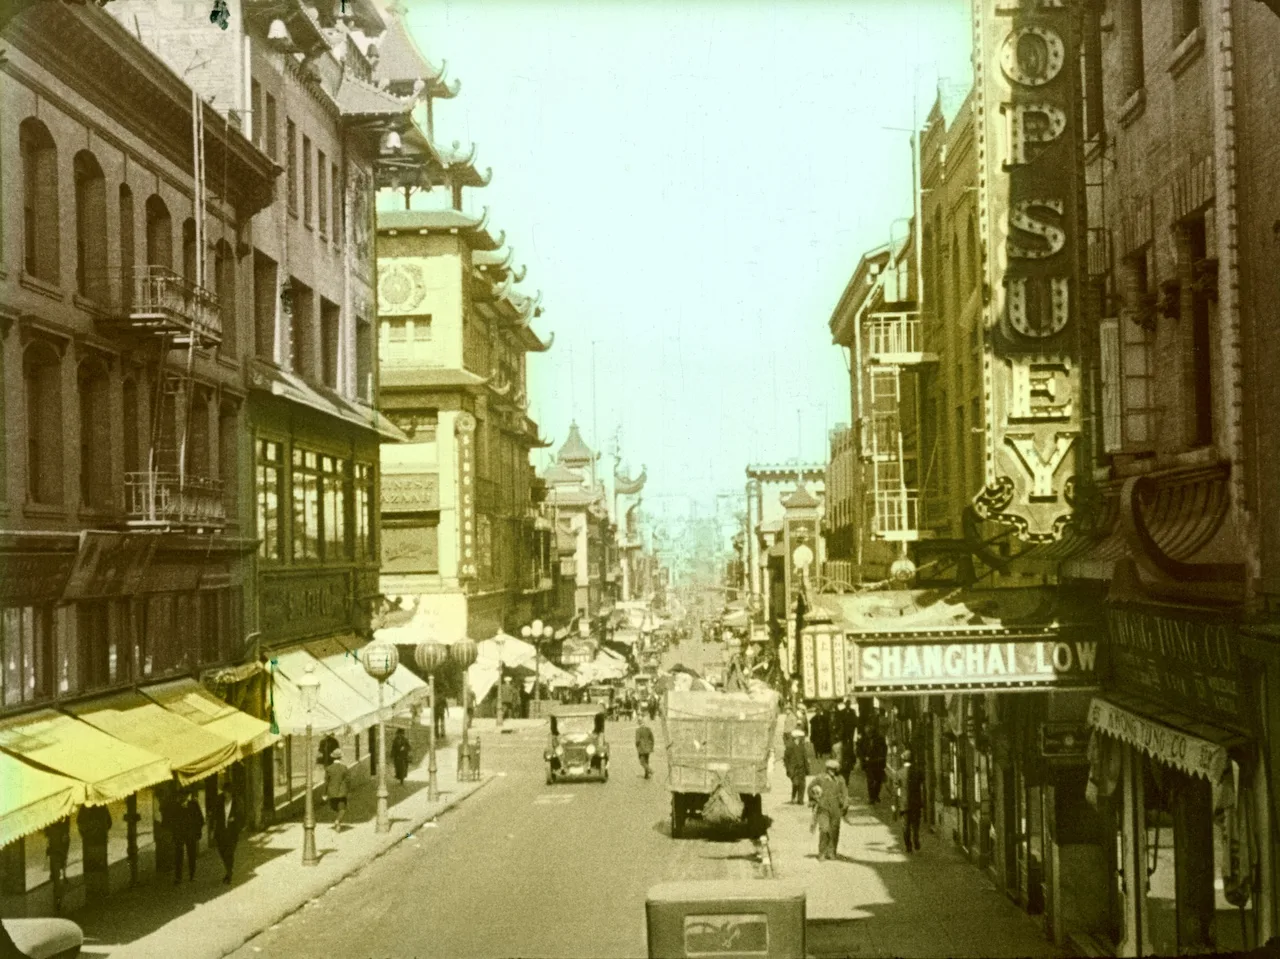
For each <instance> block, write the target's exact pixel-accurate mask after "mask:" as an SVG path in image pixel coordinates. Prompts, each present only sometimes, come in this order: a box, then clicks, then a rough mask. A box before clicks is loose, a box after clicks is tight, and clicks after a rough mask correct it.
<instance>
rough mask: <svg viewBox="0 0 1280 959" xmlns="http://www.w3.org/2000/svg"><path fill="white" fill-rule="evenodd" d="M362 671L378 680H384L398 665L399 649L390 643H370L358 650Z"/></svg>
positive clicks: (381, 681)
mask: <svg viewBox="0 0 1280 959" xmlns="http://www.w3.org/2000/svg"><path fill="white" fill-rule="evenodd" d="M360 663H361V664H362V665H363V666H364V671H365V672H366V673H368V674H369V675H370V676H372V677H373V678H374V679H376V680H377V681H378V682H380V683H383V682H386V681H387V679H389V678H390V676H391V674H392V673H394V672H395V671H396V667H397V666H399V665H400V651H399V650H397V649H396V648H395V646H394V645H393V644H392V643H370V644H369V645H368V646H366V647H364V648H363V649H362V650H360Z"/></svg>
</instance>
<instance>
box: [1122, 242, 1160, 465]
mask: <svg viewBox="0 0 1280 959" xmlns="http://www.w3.org/2000/svg"><path fill="white" fill-rule="evenodd" d="M1152 255H1153V254H1152V248H1151V246H1150V245H1148V246H1146V247H1144V248H1143V249H1141V250H1139V251H1137V252H1135V253H1132V254H1130V255H1129V256H1126V257H1125V258H1124V259H1123V260H1122V261H1121V264H1120V280H1121V283H1122V284H1123V289H1124V290H1125V297H1124V300H1125V307H1126V308H1125V317H1124V318H1123V319H1122V320H1121V322H1120V324H1119V326H1120V330H1119V343H1120V377H1121V380H1120V382H1121V384H1122V386H1121V396H1120V405H1121V409H1122V411H1123V421H1122V434H1121V439H1122V442H1123V444H1124V449H1125V451H1126V452H1131V453H1132V452H1140V451H1147V450H1152V449H1154V448H1155V422H1154V413H1155V409H1154V408H1153V406H1152V401H1153V399H1154V396H1155V388H1154V379H1155V375H1154V374H1155V371H1154V369H1153V364H1152V347H1153V344H1154V340H1155V337H1154V334H1153V332H1152V331H1153V330H1154V328H1155V318H1156V309H1157V307H1156V304H1155V298H1154V294H1153V292H1152V290H1151V288H1150V276H1151V269H1150V261H1151V257H1152Z"/></svg>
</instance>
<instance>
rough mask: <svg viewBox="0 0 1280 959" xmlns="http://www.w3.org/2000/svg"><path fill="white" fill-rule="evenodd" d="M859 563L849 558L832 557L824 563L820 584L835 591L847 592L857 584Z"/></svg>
mask: <svg viewBox="0 0 1280 959" xmlns="http://www.w3.org/2000/svg"><path fill="white" fill-rule="evenodd" d="M857 572H858V569H857V564H856V563H854V562H853V561H852V560H847V559H832V560H828V561H827V562H825V563H823V564H822V575H821V578H820V579H819V585H820V586H821V587H824V588H829V589H831V590H834V591H835V592H838V593H839V592H845V591H846V590H849V589H853V588H855V587H856V585H857Z"/></svg>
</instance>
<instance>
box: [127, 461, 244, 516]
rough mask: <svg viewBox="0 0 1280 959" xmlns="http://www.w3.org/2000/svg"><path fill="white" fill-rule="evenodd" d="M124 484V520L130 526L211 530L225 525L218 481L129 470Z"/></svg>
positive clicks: (224, 509) (221, 494)
mask: <svg viewBox="0 0 1280 959" xmlns="http://www.w3.org/2000/svg"><path fill="white" fill-rule="evenodd" d="M124 483H125V496H126V511H125V522H126V523H127V524H128V525H129V526H138V527H144V526H145V527H167V526H181V527H200V528H204V529H209V528H218V527H221V526H224V525H226V522H227V510H226V503H225V501H224V500H223V490H222V483H221V481H219V480H214V479H206V478H204V477H194V476H180V475H179V474H178V473H165V472H159V471H146V472H140V473H126V474H125V479H124Z"/></svg>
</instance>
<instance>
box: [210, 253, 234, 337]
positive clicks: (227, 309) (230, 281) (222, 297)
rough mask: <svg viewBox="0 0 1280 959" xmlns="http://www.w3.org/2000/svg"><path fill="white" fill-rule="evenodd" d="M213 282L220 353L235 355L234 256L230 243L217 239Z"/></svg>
mask: <svg viewBox="0 0 1280 959" xmlns="http://www.w3.org/2000/svg"><path fill="white" fill-rule="evenodd" d="M213 273H214V282H215V283H216V285H217V290H216V292H217V294H218V313H219V316H220V317H221V319H222V347H221V350H222V355H223V356H235V355H236V353H237V352H238V351H237V350H236V345H237V344H236V319H237V318H236V307H237V306H238V304H237V302H236V257H235V251H234V250H232V249H231V244H229V243H228V242H227V241H226V240H219V241H218V245H217V247H215V249H214V253H213Z"/></svg>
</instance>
